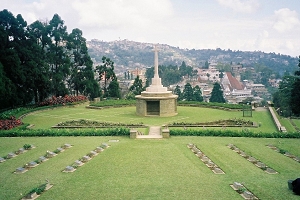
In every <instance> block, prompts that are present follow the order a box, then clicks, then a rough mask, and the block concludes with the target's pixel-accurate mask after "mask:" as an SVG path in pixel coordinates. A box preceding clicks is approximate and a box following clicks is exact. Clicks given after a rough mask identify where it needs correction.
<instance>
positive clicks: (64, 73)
mask: <svg viewBox="0 0 300 200" xmlns="http://www.w3.org/2000/svg"><path fill="white" fill-rule="evenodd" d="M48 28H49V30H50V32H49V35H50V38H51V41H52V42H51V43H50V44H49V50H48V52H49V53H48V55H47V56H48V58H49V64H50V67H51V81H52V92H53V94H54V95H55V96H64V95H65V94H68V89H67V88H66V85H65V81H66V80H67V77H68V76H69V74H70V65H71V61H70V57H69V56H68V54H67V49H66V42H67V39H68V38H67V37H68V33H67V27H66V26H65V25H64V21H63V20H62V19H61V17H60V16H59V15H58V14H55V15H54V16H53V18H52V19H51V20H50V22H49V25H48Z"/></svg>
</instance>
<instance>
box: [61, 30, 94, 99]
mask: <svg viewBox="0 0 300 200" xmlns="http://www.w3.org/2000/svg"><path fill="white" fill-rule="evenodd" d="M67 48H68V50H69V51H70V52H71V57H72V60H71V76H70V78H69V80H68V82H69V84H70V88H71V89H72V90H74V91H76V95H78V92H80V93H81V94H84V95H86V96H90V98H95V97H99V95H100V93H99V86H98V84H97V81H96V80H95V78H94V71H93V62H92V60H91V58H90V56H89V54H88V49H87V46H86V39H85V38H84V37H83V36H82V31H81V30H80V29H77V28H76V29H73V30H72V33H71V34H70V35H69V37H68V42H67Z"/></svg>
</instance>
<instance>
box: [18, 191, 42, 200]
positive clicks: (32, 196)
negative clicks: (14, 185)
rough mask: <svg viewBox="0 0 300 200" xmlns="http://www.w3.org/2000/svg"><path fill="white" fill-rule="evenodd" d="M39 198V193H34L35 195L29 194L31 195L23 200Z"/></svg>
mask: <svg viewBox="0 0 300 200" xmlns="http://www.w3.org/2000/svg"><path fill="white" fill-rule="evenodd" d="M38 197H39V195H37V193H36V192H34V193H29V194H27V195H26V196H25V197H24V198H22V199H24V200H25V199H36V198H38Z"/></svg>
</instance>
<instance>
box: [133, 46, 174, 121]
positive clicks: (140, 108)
mask: <svg viewBox="0 0 300 200" xmlns="http://www.w3.org/2000/svg"><path fill="white" fill-rule="evenodd" d="M154 63H155V65H154V77H153V78H152V84H151V85H150V86H149V87H147V88H146V91H144V92H142V93H141V95H137V96H135V98H136V114H137V115H140V116H174V115H177V97H178V96H177V95H174V94H172V92H171V91H168V90H167V88H166V87H163V85H162V84H161V79H160V78H159V76H158V53H157V48H156V47H155V49H154Z"/></svg>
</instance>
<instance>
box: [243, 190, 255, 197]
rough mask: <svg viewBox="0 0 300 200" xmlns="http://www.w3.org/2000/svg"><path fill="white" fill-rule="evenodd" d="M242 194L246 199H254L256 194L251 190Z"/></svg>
mask: <svg viewBox="0 0 300 200" xmlns="http://www.w3.org/2000/svg"><path fill="white" fill-rule="evenodd" d="M242 196H243V197H244V198H245V199H254V195H253V194H252V193H251V192H249V191H245V192H243V194H242Z"/></svg>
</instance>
